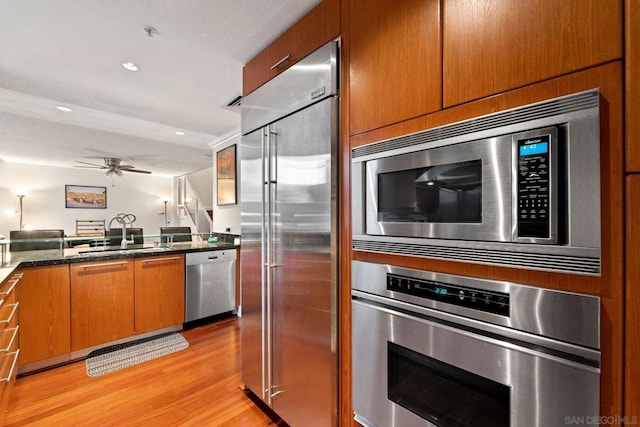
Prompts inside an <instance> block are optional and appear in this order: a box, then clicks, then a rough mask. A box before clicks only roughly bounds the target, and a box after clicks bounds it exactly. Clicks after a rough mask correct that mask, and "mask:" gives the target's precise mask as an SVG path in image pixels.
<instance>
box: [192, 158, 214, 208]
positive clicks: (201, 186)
mask: <svg viewBox="0 0 640 427" xmlns="http://www.w3.org/2000/svg"><path fill="white" fill-rule="evenodd" d="M213 176H214V175H213V167H210V168H207V169H203V170H201V171H198V172H194V173H191V174H188V175H187V177H188V178H189V183H190V184H191V188H193V189H194V190H195V192H196V193H198V196H199V197H200V201H201V202H202V203H203V204H204V206H205V208H206V209H207V210H210V209H212V208H213V204H214V199H213Z"/></svg>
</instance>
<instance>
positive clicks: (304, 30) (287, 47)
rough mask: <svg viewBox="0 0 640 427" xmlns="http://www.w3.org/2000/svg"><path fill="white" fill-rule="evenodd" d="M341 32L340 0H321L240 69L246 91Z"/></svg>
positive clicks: (251, 90) (245, 93)
mask: <svg viewBox="0 0 640 427" xmlns="http://www.w3.org/2000/svg"><path fill="white" fill-rule="evenodd" d="M339 35H340V0H322V2H321V3H320V4H319V5H317V6H316V7H314V8H313V9H312V10H311V11H309V13H307V14H306V15H305V16H303V17H302V18H301V19H300V20H299V21H298V22H296V23H295V24H293V25H292V26H291V27H290V28H289V29H288V30H287V31H285V32H284V33H283V34H282V35H281V36H280V37H278V38H277V39H276V40H274V41H273V43H271V44H270V45H269V46H268V47H267V48H265V49H264V50H263V51H262V52H260V53H259V54H258V55H256V56H255V57H254V58H253V59H252V60H251V61H249V62H248V63H247V64H246V65H245V66H244V68H243V70H242V88H243V89H242V92H243V95H247V94H249V93H251V92H253V91H254V90H255V89H257V88H258V87H260V86H262V85H263V84H264V83H266V82H268V81H269V80H271V79H272V78H274V77H275V76H277V75H278V74H280V73H281V72H283V71H284V70H286V69H287V68H289V67H290V66H292V65H293V64H295V63H296V62H298V61H300V60H301V59H302V58H304V57H305V56H307V55H308V54H310V53H311V52H313V51H314V50H316V49H317V48H319V47H320V46H322V45H324V44H325V43H327V42H329V41H330V40H333V39H335V38H337V37H338V36H339Z"/></svg>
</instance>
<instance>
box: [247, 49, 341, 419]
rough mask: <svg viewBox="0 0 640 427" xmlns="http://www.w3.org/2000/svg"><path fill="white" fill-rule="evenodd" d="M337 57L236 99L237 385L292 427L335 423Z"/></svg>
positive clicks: (324, 53) (319, 54) (310, 60)
mask: <svg viewBox="0 0 640 427" xmlns="http://www.w3.org/2000/svg"><path fill="white" fill-rule="evenodd" d="M337 58H338V57H337V43H335V42H332V43H329V44H328V45H325V46H323V47H322V48H320V49H319V50H317V51H316V52H314V53H312V54H311V55H309V56H307V57H306V58H304V59H302V60H301V61H300V62H299V63H297V64H295V65H293V66H292V67H291V68H289V69H287V70H286V71H284V72H283V73H282V74H280V75H279V76H277V77H275V78H274V79H273V80H271V81H269V82H268V83H266V84H265V85H264V86H262V87H260V88H259V89H257V90H256V91H254V92H252V93H251V94H249V95H248V96H246V97H245V98H244V99H243V100H242V110H241V111H242V134H243V136H242V143H241V148H240V159H241V160H240V171H241V178H240V180H241V195H240V197H241V203H242V207H241V212H242V214H241V249H240V251H241V256H240V265H241V343H242V345H241V352H242V355H241V372H242V380H243V382H244V384H245V385H246V386H247V387H248V388H249V389H250V390H251V391H252V392H253V393H254V394H255V395H256V396H258V397H259V398H261V399H262V400H263V401H264V402H265V403H266V404H267V405H269V406H270V407H271V408H272V409H273V410H274V411H275V412H276V413H277V414H278V415H279V416H280V417H282V419H283V420H284V421H285V422H287V423H288V424H289V425H291V426H294V427H295V426H305V427H309V426H322V427H326V426H333V425H336V424H337V361H338V359H337V350H336V348H337V327H336V325H337V310H336V306H337V302H336V301H337V300H336V296H337V283H338V280H337V278H338V253H337V238H338V210H337V201H338V197H337V189H338V178H337V174H338V167H337V162H338V105H339V99H338V62H337Z"/></svg>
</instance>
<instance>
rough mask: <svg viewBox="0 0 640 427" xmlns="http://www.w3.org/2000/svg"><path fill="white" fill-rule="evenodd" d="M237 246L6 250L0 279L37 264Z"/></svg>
mask: <svg viewBox="0 0 640 427" xmlns="http://www.w3.org/2000/svg"><path fill="white" fill-rule="evenodd" d="M238 247H239V246H238V245H236V244H234V243H232V242H224V241H220V242H217V243H207V242H184V243H183V242H180V243H173V244H172V245H171V246H153V245H130V246H129V247H128V248H127V249H120V248H111V247H96V248H69V249H64V250H62V251H60V250H59V249H52V250H37V251H23V252H9V253H8V254H7V262H6V264H5V265H3V266H2V267H1V268H0V282H3V281H4V280H5V279H6V278H7V277H9V276H10V275H11V273H12V272H13V271H14V270H15V269H16V268H18V267H39V266H47V265H59V264H72V263H78V262H86V261H98V260H109V259H123V258H142V257H148V256H158V255H166V254H176V253H188V252H204V251H220V250H229V249H236V248H238Z"/></svg>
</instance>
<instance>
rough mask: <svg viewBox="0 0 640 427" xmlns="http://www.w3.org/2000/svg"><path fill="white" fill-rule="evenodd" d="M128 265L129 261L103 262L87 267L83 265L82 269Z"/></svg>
mask: <svg viewBox="0 0 640 427" xmlns="http://www.w3.org/2000/svg"><path fill="white" fill-rule="evenodd" d="M125 264H127V261H121V262H101V263H98V264H87V265H81V266H80V268H93V267H108V266H113V265H125Z"/></svg>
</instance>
